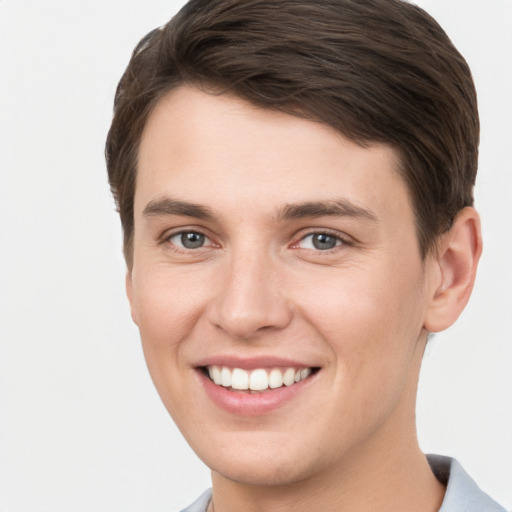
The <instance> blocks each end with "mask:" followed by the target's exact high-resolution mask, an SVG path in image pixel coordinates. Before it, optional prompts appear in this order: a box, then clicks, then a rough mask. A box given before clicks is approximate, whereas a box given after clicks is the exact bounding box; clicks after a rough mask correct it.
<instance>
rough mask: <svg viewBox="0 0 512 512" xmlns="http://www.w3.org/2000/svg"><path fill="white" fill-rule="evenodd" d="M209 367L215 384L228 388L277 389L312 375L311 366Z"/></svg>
mask: <svg viewBox="0 0 512 512" xmlns="http://www.w3.org/2000/svg"><path fill="white" fill-rule="evenodd" d="M207 369H208V374H209V375H210V379H212V380H213V382H215V384H217V385H219V386H224V387H226V388H233V389H240V390H243V389H250V390H251V391H263V390H265V389H268V388H271V389H275V388H280V387H281V386H283V385H284V386H291V385H292V384H295V383H296V382H300V381H301V380H304V379H306V378H307V377H309V375H311V368H286V369H284V370H280V369H279V368H273V369H271V370H266V369H264V368H258V369H255V370H249V371H248V370H243V369H242V368H228V367H227V366H217V365H213V366H208V367H207Z"/></svg>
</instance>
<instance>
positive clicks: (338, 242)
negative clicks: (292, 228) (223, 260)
mask: <svg viewBox="0 0 512 512" xmlns="http://www.w3.org/2000/svg"><path fill="white" fill-rule="evenodd" d="M183 235H196V236H199V237H203V239H204V241H205V243H203V244H202V245H199V246H197V247H184V246H183V243H181V245H178V244H177V243H176V242H172V241H171V240H172V239H173V238H176V237H180V236H181V237H183ZM314 236H326V237H330V238H334V239H335V245H334V246H333V247H331V248H324V249H319V248H317V247H310V248H307V249H304V248H302V247H300V246H299V244H301V242H304V241H305V240H306V239H307V238H309V237H314ZM207 242H209V243H207ZM161 243H162V244H167V245H168V247H169V248H171V249H172V250H174V251H179V252H189V251H198V250H200V249H204V248H208V247H215V246H218V245H217V244H215V243H214V242H212V240H211V238H210V237H209V236H208V235H206V234H205V233H204V232H202V231H201V230H196V229H181V230H179V231H175V232H172V233H166V234H165V235H164V236H163V237H162V240H161ZM311 245H314V242H311ZM350 245H353V241H352V240H350V239H348V237H343V236H340V234H339V233H335V232H332V231H329V230H325V229H319V230H314V231H310V232H308V233H305V234H303V235H302V236H301V237H300V238H299V239H298V240H297V241H295V242H293V243H292V244H291V246H290V247H291V248H292V249H299V250H300V249H303V250H307V251H314V252H316V253H322V254H326V253H327V254H329V253H332V252H334V251H336V250H339V248H340V247H342V246H350Z"/></svg>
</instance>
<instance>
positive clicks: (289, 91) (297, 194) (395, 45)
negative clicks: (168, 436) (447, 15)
mask: <svg viewBox="0 0 512 512" xmlns="http://www.w3.org/2000/svg"><path fill="white" fill-rule="evenodd" d="M478 132H479V126H478V114H477V109H476V95H475V91H474V86H473V83H472V79H471V74H470V71H469V69H468V67H467V64H466V62H465V61H464V59H463V58H462V56H461V55H460V54H459V53H458V52H457V50H456V49H455V48H454V47H453V45H452V44H451V42H450V40H449V39H448V38H447V36H446V34H445V33H444V32H443V31H442V29H441V28H440V27H439V26H438V25H437V23H436V22H435V21H434V20H433V19H432V18H430V17H429V16H428V15H427V14H426V13H425V12H424V11H422V10H421V9H419V8H417V7H416V6H414V5H411V4H408V3H405V2H403V1H401V0H364V1H352V0H321V1H318V0H317V1H301V2H296V1H284V0H283V1H275V0H273V1H269V0H267V1H264V0H244V1H242V0H220V1H218V0H217V1H205V0H192V1H191V2H189V3H188V4H187V5H186V6H185V7H184V8H183V9H182V10H181V11H180V13H179V14H178V15H177V16H176V17H175V18H173V20H171V22H169V24H167V25H166V26H165V27H163V28H161V29H158V30H155V31H153V32H151V33H150V34H148V36H146V38H144V39H143V40H142V41H141V43H140V44H139V46H138V47H137V48H136V50H135V51H134V54H133V56H132V59H131V61H130V64H129V66H128V68H127V70H126V72H125V74H124V76H123V78H122V80H121V82H120V85H119V88H118V92H117V95H116V105H115V116H114V120H113V123H112V127H111V130H110V132H109V136H108V140H107V147H106V156H107V164H108V171H109V179H110V184H111V187H112V191H113V193H114V197H115V198H116V201H117V204H118V207H119V212H120V215H121V220H122V224H123V229H124V251H125V257H126V261H127V265H128V272H127V292H128V297H129V300H130V304H131V310H132V316H133V319H134V321H135V322H136V324H137V325H138V327H139V329H140V332H141V338H142V343H143V348H144V353H145V357H146V360H147V364H148V367H149V370H150V373H151V375H152V378H153V380H154V382H155V385H156V387H157V389H158V391H159V393H160V396H161V398H162V400H163V402H164V404H165V406H166V407H167V409H168V410H169V412H170V414H171V415H172V417H173V418H174V420H175V421H176V423H177V425H178V427H179V428H180V430H181V431H182V433H183V435H184V436H185V438H186V439H187V440H188V442H189V443H190V445H191V446H192V448H193V449H194V450H195V451H196V453H197V454H198V455H199V457H200V458H201V459H202V460H203V461H204V462H205V463H206V464H207V465H208V466H209V467H210V468H211V470H212V482H213V487H212V489H213V490H212V492H209V491H208V492H207V493H205V494H204V495H203V496H202V497H201V498H200V499H199V500H198V501H197V502H196V503H195V504H193V505H192V506H191V507H190V508H189V509H187V511H189V512H195V511H201V512H202V511H205V510H208V511H214V510H215V511H216V512H229V511H235V510H236V511H238V510H247V511H252V510H254V511H256V510H265V511H274V510H276V511H277V510H294V511H310V510H321V511H323V512H329V511H338V510H343V511H370V510H378V511H386V510H390V511H391V510H393V511H397V510H403V511H410V510H415V511H419V512H423V511H424V512H427V511H437V510H441V511H443V512H447V511H450V512H452V511H459V510H460V511H462V510H464V511H475V512H476V511H484V510H485V511H494V510H496V511H498V510H503V509H502V508H501V507H500V506H499V505H497V504H496V503H495V502H493V501H492V500H491V499H490V498H489V497H488V496H487V495H485V494H484V493H482V492H481V491H480V490H479V489H478V488H477V487H476V485H475V484H474V483H473V482H472V480H471V479H470V478H469V477H468V476H467V475H466V474H465V473H464V471H463V470H462V468H461V467H460V466H459V465H458V463H457V462H456V461H452V460H449V459H445V458H440V457H435V456H433V457H430V458H429V459H428V460H427V459H426V458H425V456H424V455H423V454H422V452H421V450H420V448H419V446H418V442H417V437H416V429H415V417H414V411H415V398H416V389H417V382H418V375H419V370H420V366H421V360H422V356H423V352H424V349H425V345H426V343H427V341H428V335H429V333H431V332H437V331H441V330H443V329H446V328H447V327H449V326H450V325H451V324H452V323H453V322H454V321H455V320H456V319H457V317H458V316H459V314H460V313H461V311H462V310H463V309H464V307H465V305H466V303H467V301H468V299H469V296H470V294H471V290H472V286H473V282H474V278H475V273H476V267H477V264H478V260H479V257H480V253H481V248H482V243H481V235H480V224H479V218H478V214H477V213H476V211H475V210H474V208H473V195H472V194H473V186H474V181H475V176H476V168H477V151H478Z"/></svg>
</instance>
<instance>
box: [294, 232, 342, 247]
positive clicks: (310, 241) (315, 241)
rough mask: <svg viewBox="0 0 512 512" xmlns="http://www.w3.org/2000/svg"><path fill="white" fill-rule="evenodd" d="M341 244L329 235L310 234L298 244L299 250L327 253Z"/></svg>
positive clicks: (336, 238) (335, 237) (338, 239)
mask: <svg viewBox="0 0 512 512" xmlns="http://www.w3.org/2000/svg"><path fill="white" fill-rule="evenodd" d="M341 244H342V241H341V239H340V238H339V237H337V236H334V235H330V234H329V233H312V234H310V235H307V236H305V237H304V238H303V239H302V240H300V242H299V244H298V245H299V246H300V248H301V249H314V250H316V251H328V250H329V249H334V248H335V247H338V246H340V245H341Z"/></svg>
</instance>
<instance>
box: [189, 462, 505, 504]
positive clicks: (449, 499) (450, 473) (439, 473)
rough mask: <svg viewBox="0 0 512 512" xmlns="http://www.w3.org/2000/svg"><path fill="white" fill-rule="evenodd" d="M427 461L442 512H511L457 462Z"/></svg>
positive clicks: (207, 500) (207, 495)
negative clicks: (440, 493)
mask: <svg viewBox="0 0 512 512" xmlns="http://www.w3.org/2000/svg"><path fill="white" fill-rule="evenodd" d="M427 460H428V463H429V464H430V468H431V469H432V472H433V473H434V475H435V476H436V478H437V479H438V480H439V481H440V482H441V483H443V484H444V485H446V493H445V495H444V500H443V504H442V505H441V508H440V509H439V512H507V511H506V510H505V509H504V508H503V507H502V506H501V505H499V504H498V503H496V502H495V501H494V500H493V499H492V498H490V497H489V496H488V495H487V494H485V492H483V491H482V490H480V488H479V487H478V486H477V485H476V483H475V482H474V481H473V479H472V478H471V477H470V476H469V475H468V474H467V473H466V472H465V471H464V469H463V468H462V466H461V465H460V464H459V463H458V462H457V461H456V460H455V459H452V458H450V457H443V456H441V455H427ZM211 497H212V491H211V489H208V490H207V491H206V492H204V493H203V494H202V495H201V496H200V497H199V498H198V499H197V500H196V501H195V502H194V503H192V505H190V506H189V507H187V508H186V509H184V510H182V511H181V512H206V508H207V507H208V503H210V499H211Z"/></svg>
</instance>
